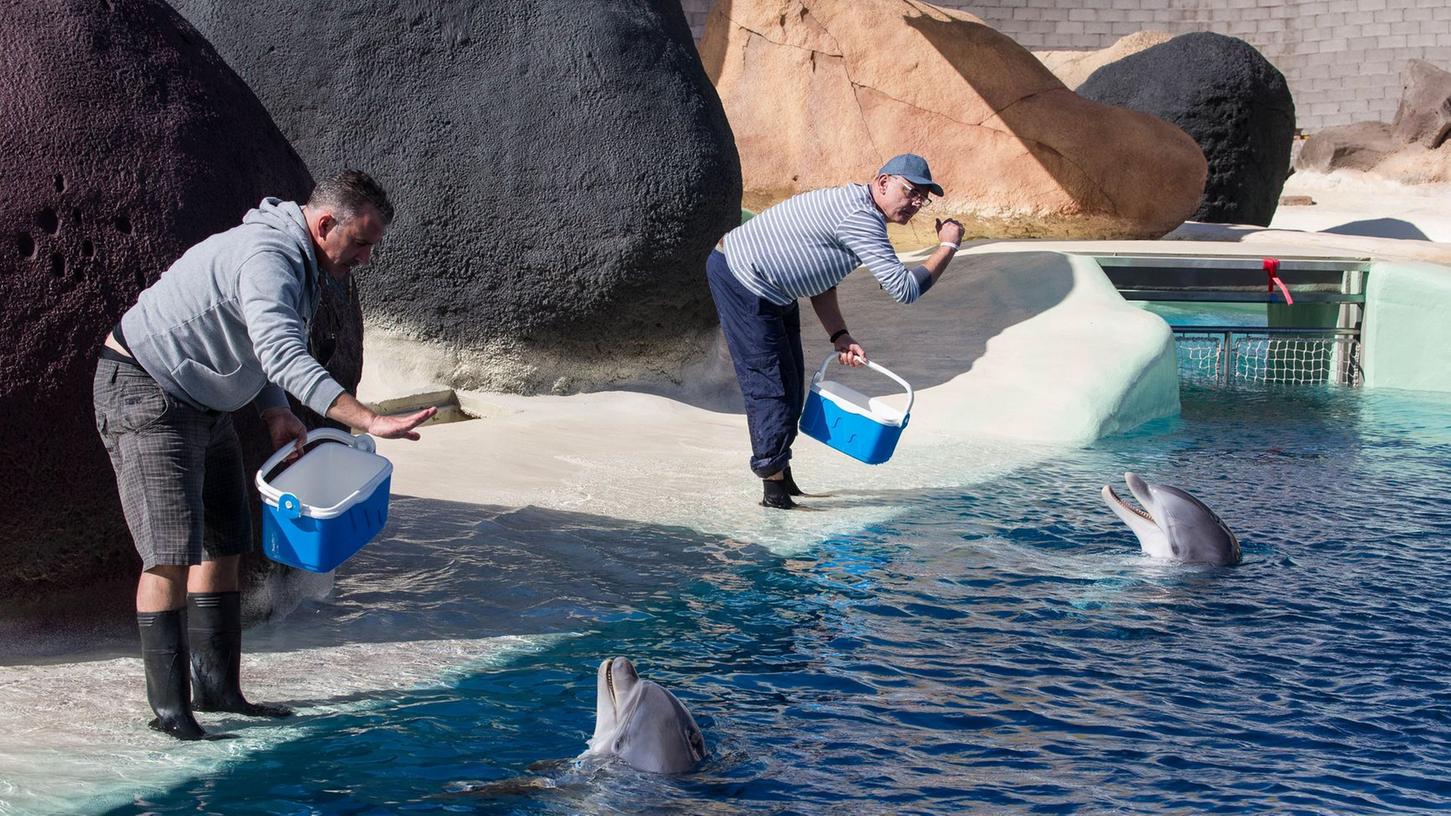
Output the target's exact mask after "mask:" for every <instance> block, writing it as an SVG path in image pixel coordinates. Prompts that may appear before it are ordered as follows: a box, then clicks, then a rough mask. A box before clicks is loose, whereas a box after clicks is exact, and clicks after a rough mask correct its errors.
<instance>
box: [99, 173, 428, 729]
mask: <svg viewBox="0 0 1451 816" xmlns="http://www.w3.org/2000/svg"><path fill="white" fill-rule="evenodd" d="M392 219H393V206H392V204H391V203H389V201H388V197H387V194H386V193H385V192H384V191H383V189H382V188H381V187H379V186H378V184H377V183H376V182H374V181H373V180H372V179H371V178H369V177H368V176H367V174H365V173H362V172H360V171H357V170H347V171H344V172H343V173H341V174H339V175H338V176H337V177H336V178H333V179H329V180H326V181H323V182H322V183H320V184H318V185H317V188H316V189H315V190H313V193H312V196H311V197H310V198H309V199H308V201H307V203H306V204H305V205H302V206H299V205H298V204H296V203H294V202H290V201H280V200H278V199H275V198H267V199H264V200H263V201H262V203H261V204H259V205H258V206H257V208H256V209H254V210H251V211H250V212H248V213H247V215H246V216H245V217H244V218H243V219H242V224H241V226H238V227H234V228H232V229H230V230H227V231H226V232H222V233H218V234H217V235H213V236H211V237H210V238H207V239H206V240H204V241H202V242H201V243H199V244H197V245H196V246H194V247H192V248H191V249H189V250H187V251H186V253H184V254H183V255H182V256H181V258H180V259H179V260H178V261H177V262H176V263H174V264H173V265H172V266H171V268H169V269H167V270H166V272H165V273H164V274H162V276H161V278H160V279H159V280H158V281H157V282H156V283H155V284H153V285H152V286H151V287H149V288H148V289H146V290H145V291H144V292H142V293H141V295H140V298H139V299H138V300H137V302H136V305H134V306H132V307H131V308H130V310H128V311H127V312H126V314H125V315H124V316H123V317H122V318H121V321H120V322H119V323H118V324H117V325H116V328H115V330H114V331H113V332H112V333H111V335H110V336H108V337H107V338H106V343H105V346H104V347H103V348H102V349H101V359H100V361H99V363H98V364H97V367H96V380H95V405H96V427H97V428H98V429H99V431H100V434H101V440H102V442H103V443H104V444H105V446H106V451H107V453H109V454H110V457H111V464H112V466H113V467H114V468H115V470H116V481H117V485H118V487H119V488H120V493H121V503H122V507H123V509H124V510H125V514H126V522H127V525H128V526H129V527H130V529H131V535H132V538H133V539H134V540H135V543H136V549H137V551H138V552H139V553H140V554H141V560H142V573H141V580H140V583H139V585H138V586H137V589H136V619H137V624H138V626H139V627H140V630H141V648H142V657H143V662H144V664H145V669H146V696H147V699H148V701H149V702H150V704H151V708H152V710H153V711H155V713H156V719H155V720H152V721H151V723H150V725H151V727H152V728H155V729H157V730H159V731H163V732H165V733H168V734H171V735H172V736H175V737H177V738H178V739H184V740H194V739H202V738H204V737H206V736H207V735H206V733H205V732H204V731H203V730H202V728H201V726H200V725H198V724H197V721H196V718H195V717H194V716H193V714H192V712H193V710H196V711H227V712H233V713H239V714H245V715H249V716H263V717H285V716H288V715H289V714H291V713H292V712H291V711H290V710H288V709H286V708H284V707H281V706H268V705H257V704H254V703H251V702H248V701H247V699H246V698H245V697H244V696H243V695H242V691H241V685H240V676H239V675H240V666H241V629H242V624H241V594H240V592H239V581H238V566H239V562H240V559H241V555H242V553H244V552H246V551H247V550H249V549H250V548H251V546H252V527H251V524H252V520H251V509H250V507H249V506H248V501H247V486H246V485H247V482H246V474H245V473H244V472H243V468H242V451H241V446H240V443H239V441H238V439H237V433H236V431H235V430H234V429H233V427H232V421H231V413H230V412H232V411H235V410H237V409H239V408H241V407H243V406H244V405H246V404H247V403H249V402H250V403H252V404H253V405H254V406H255V407H256V409H257V410H258V411H259V412H260V413H261V415H262V418H263V420H264V421H265V422H266V424H267V429H268V432H269V434H270V435H271V437H272V443H273V445H275V446H276V447H278V448H280V447H282V446H283V445H286V444H288V443H292V444H294V445H295V446H296V447H297V449H298V450H299V451H301V450H302V446H303V444H304V443H305V442H306V439H307V429H306V427H305V426H304V425H303V424H302V421H301V420H299V419H298V418H297V417H296V416H294V415H293V413H292V411H291V409H290V408H289V406H288V402H287V396H286V395H287V393H290V394H292V395H293V396H294V397H296V398H297V399H298V400H299V401H300V402H302V403H303V404H304V405H306V406H307V407H308V408H311V409H312V410H313V411H316V412H317V413H318V414H321V415H324V416H327V417H329V418H331V419H334V420H337V421H338V422H342V423H344V424H346V425H348V426H350V427H353V428H357V429H359V430H363V431H366V432H368V433H371V434H373V435H374V436H381V437H385V438H408V439H418V433H417V432H416V431H415V430H414V429H415V428H417V427H418V426H419V425H420V424H422V423H423V422H425V421H427V420H428V419H429V418H431V417H432V416H433V415H434V413H435V409H432V408H428V409H425V410H423V411H419V412H417V413H414V414H410V415H407V416H400V417H390V416H382V415H380V414H376V413H374V412H373V411H371V410H370V409H368V408H367V406H365V405H363V404H362V403H360V402H358V401H357V400H356V399H354V398H353V397H352V395H350V394H348V393H347V392H346V391H345V390H344V389H343V387H342V386H341V385H340V384H338V383H337V381H335V380H334V379H333V378H332V377H331V376H330V375H329V374H328V372H327V370H326V369H324V368H323V367H322V364H320V363H319V362H318V361H317V360H315V359H313V357H312V356H311V354H310V353H309V352H308V347H307V338H308V327H309V324H310V323H311V321H312V317H313V314H314V312H315V311H316V309H317V305H318V302H319V300H320V299H321V293H322V286H323V285H324V283H325V280H324V279H323V276H324V275H327V276H330V277H331V278H333V279H334V280H337V281H344V280H346V279H347V277H348V275H349V274H350V273H351V271H352V270H353V269H354V268H355V267H358V266H361V265H362V264H365V263H367V262H368V258H369V256H370V255H371V254H372V251H373V248H374V247H375V246H377V244H378V242H379V241H380V240H382V238H383V233H384V231H385V230H386V229H387V226H388V224H389V222H391V221H392Z"/></svg>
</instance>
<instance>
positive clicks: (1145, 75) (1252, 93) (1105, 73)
mask: <svg viewBox="0 0 1451 816" xmlns="http://www.w3.org/2000/svg"><path fill="white" fill-rule="evenodd" d="M1078 93H1079V94H1080V95H1082V96H1085V97H1088V98H1089V99H1092V100H1094V101H1097V102H1104V103H1107V104H1110V105H1121V106H1123V107H1126V108H1131V109H1133V110H1137V111H1142V112H1144V113H1149V114H1153V115H1154V116H1157V117H1159V118H1160V119H1164V120H1166V121H1168V122H1172V123H1173V124H1176V125H1178V126H1179V127H1181V128H1183V129H1184V131H1185V132H1186V133H1188V134H1189V135H1190V136H1192V137H1194V141H1196V142H1198V143H1199V147H1200V148H1201V149H1202V150H1203V151H1204V157H1205V159H1207V160H1208V162H1209V179H1208V181H1206V182H1205V185H1204V200H1203V202H1202V203H1201V204H1200V207H1199V210H1198V211H1197V212H1196V213H1195V214H1194V215H1193V216H1192V218H1193V219H1194V220H1196V221H1211V222H1216V223H1231V224H1258V225H1261V226H1265V225H1268V224H1269V223H1270V219H1271V218H1272V217H1274V214H1275V207H1276V206H1277V205H1278V203H1279V199H1280V191H1281V190H1282V189H1284V186H1285V179H1286V178H1287V177H1288V176H1289V173H1290V146H1291V143H1292V141H1293V140H1294V136H1295V103H1294V100H1293V99H1292V98H1291V97H1290V88H1289V86H1288V85H1287V84H1286V83H1285V77H1284V75H1283V74H1281V73H1280V72H1279V70H1278V69H1276V68H1275V66H1273V65H1271V64H1270V62H1269V60H1267V59H1265V58H1264V56H1262V55H1261V54H1260V52H1259V51H1256V50H1255V48H1254V46H1252V45H1250V44H1249V43H1247V42H1245V41H1244V40H1240V39H1236V38H1234V37H1226V36H1224V35H1222V34H1214V33H1211V32H1197V33H1193V34H1183V35H1180V36H1178V37H1175V38H1174V39H1172V40H1169V41H1168V42H1166V43H1163V44H1161V45H1156V46H1154V47H1153V48H1148V49H1145V50H1143V51H1140V52H1139V53H1137V54H1133V55H1130V56H1128V57H1125V58H1123V59H1121V60H1119V61H1117V62H1113V63H1109V64H1108V65H1105V66H1103V67H1102V68H1099V69H1098V70H1097V71H1094V72H1093V74H1092V75H1091V76H1089V78H1088V79H1087V80H1086V81H1085V82H1084V83H1083V84H1082V85H1080V86H1078Z"/></svg>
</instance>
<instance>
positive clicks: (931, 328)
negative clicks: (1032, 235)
mask: <svg viewBox="0 0 1451 816" xmlns="http://www.w3.org/2000/svg"><path fill="white" fill-rule="evenodd" d="M1072 289H1073V268H1072V267H1071V266H1070V265H1069V261H1068V258H1067V257H1065V256H1063V255H1060V254H1059V253H1056V252H1005V253H993V254H981V255H964V256H960V257H958V258H957V259H956V260H954V261H953V262H952V265H951V266H950V267H948V269H947V271H946V272H944V273H943V275H942V278H941V279H940V280H939V281H938V283H937V284H936V285H935V286H933V287H932V289H931V290H930V291H928V293H927V294H926V295H923V296H922V299H921V300H918V301H917V302H916V303H913V304H910V305H906V306H904V305H902V304H900V303H897V302H896V301H894V300H892V298H891V297H890V296H888V295H887V293H886V292H884V291H882V289H881V286H880V285H879V284H878V283H877V281H876V279H875V278H873V277H872V276H871V275H870V274H868V273H866V272H865V271H861V270H859V271H857V272H855V273H853V274H852V275H851V276H850V277H848V278H847V279H846V280H845V281H843V282H842V284H841V286H840V287H838V295H839V298H840V301H841V312H842V315H843V316H844V317H845V318H846V323H847V325H848V326H850V327H851V329H852V336H853V337H855V338H857V340H859V341H860V342H861V343H862V346H863V348H865V349H866V351H867V356H868V357H870V358H871V359H872V360H875V361H876V362H877V363H879V364H881V365H884V366H886V367H887V368H889V369H891V370H892V371H894V372H896V373H897V374H898V375H900V376H901V377H902V378H903V379H905V380H906V381H907V382H909V383H911V384H912V387H913V388H916V389H919V390H920V389H923V388H931V387H932V386H935V385H941V384H943V383H945V382H947V381H948V380H951V379H952V378H954V377H957V376H959V375H961V374H964V373H966V372H967V371H969V370H971V369H972V366H973V364H974V363H975V362H976V361H977V359H978V358H979V357H981V356H982V355H983V353H984V352H985V351H986V350H987V342H988V340H990V339H992V338H993V337H996V336H997V335H999V334H1001V333H1002V332H1003V330H1004V329H1006V328H1008V327H1009V326H1013V325H1015V324H1018V323H1022V322H1023V321H1025V320H1029V319H1031V318H1033V317H1036V316H1038V315H1039V314H1042V313H1043V312H1045V311H1047V310H1048V309H1050V308H1052V307H1053V306H1056V305H1057V304H1059V303H1061V302H1062V301H1063V299H1064V298H1066V297H1068V293H1069V292H1070V291H1071V290H1072ZM803 309H804V310H805V311H808V312H809V311H810V306H809V305H806V306H803ZM801 322H802V338H803V340H804V346H805V348H806V367H807V369H808V376H809V374H810V373H812V372H814V371H815V370H816V367H817V366H819V365H821V360H822V358H823V357H824V356H825V355H826V354H827V353H828V352H829V351H830V350H831V346H830V345H829V344H828V343H827V341H826V337H825V335H824V333H823V332H822V330H821V325H820V324H819V323H818V322H816V318H815V315H809V316H808V315H805V314H803V315H802V318H801ZM827 374H828V376H830V377H832V378H835V379H840V380H842V381H844V382H848V383H849V384H850V385H851V386H852V387H853V388H856V389H857V390H859V391H861V392H863V393H866V394H869V395H872V396H876V395H879V394H886V393H892V392H893V391H894V390H899V389H897V386H896V385H895V384H893V383H891V381H889V380H886V379H885V378H883V377H881V376H879V375H874V374H864V373H860V372H849V373H842V369H841V367H840V366H837V365H833V366H831V367H829V368H828V369H827Z"/></svg>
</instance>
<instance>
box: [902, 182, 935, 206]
mask: <svg viewBox="0 0 1451 816" xmlns="http://www.w3.org/2000/svg"><path fill="white" fill-rule="evenodd" d="M893 178H895V179H896V180H897V181H900V182H902V183H903V184H905V185H907V186H906V190H907V201H908V203H911V204H916V205H917V206H919V207H925V206H927V205H928V204H931V203H932V196H930V195H927V194H926V193H924V192H922V191H921V190H919V189H917V188H916V187H914V186H912V182H910V181H908V180H906V179H904V178H902V177H901V176H893Z"/></svg>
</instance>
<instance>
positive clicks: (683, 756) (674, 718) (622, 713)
mask: <svg viewBox="0 0 1451 816" xmlns="http://www.w3.org/2000/svg"><path fill="white" fill-rule="evenodd" d="M595 694H596V699H595V733H594V736H593V737H591V738H590V741H589V748H588V749H587V750H586V751H585V752H584V754H583V756H590V755H597V756H601V755H613V756H618V757H619V758H620V759H623V760H624V761H625V762H626V763H627V764H628V765H629V766H630V767H632V768H635V769H636V770H640V771H648V772H650V773H666V774H675V773H685V772H686V771H688V770H690V769H691V768H694V767H695V764H696V763H697V762H699V761H700V760H702V759H704V758H705V737H703V736H701V733H700V727H699V726H697V725H696V724H695V720H694V719H693V718H691V716H690V712H689V711H687V710H686V709H685V706H684V705H683V704H681V702H680V701H679V700H677V699H675V695H674V694H671V693H670V692H669V691H667V690H665V688H664V687H663V686H661V685H659V684H658V683H654V682H652V681H650V680H645V679H642V678H641V677H640V675H639V673H638V672H636V671H635V664H633V663H631V662H630V660H629V658H625V657H612V658H609V659H606V660H605V661H603V662H601V663H600V669H599V676H598V678H597V680H596V683H595Z"/></svg>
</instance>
